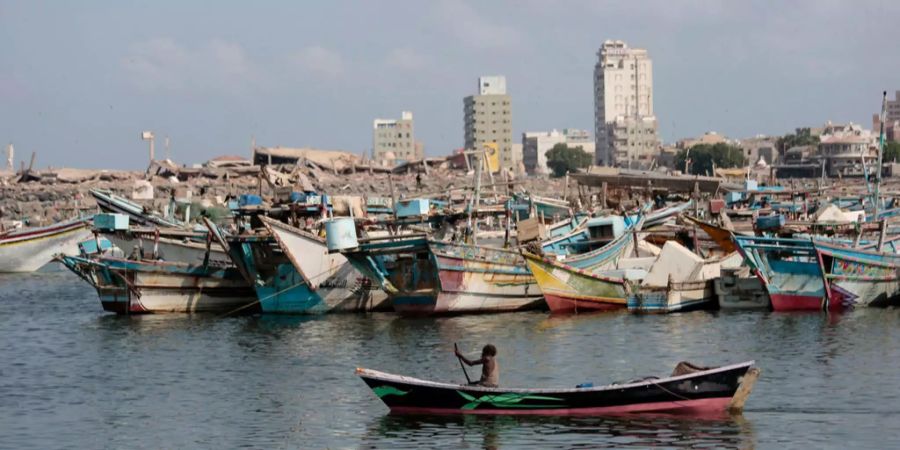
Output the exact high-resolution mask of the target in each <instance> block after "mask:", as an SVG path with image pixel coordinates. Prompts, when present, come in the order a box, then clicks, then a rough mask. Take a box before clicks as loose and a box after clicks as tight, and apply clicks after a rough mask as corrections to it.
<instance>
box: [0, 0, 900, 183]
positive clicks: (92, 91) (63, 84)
mask: <svg viewBox="0 0 900 450" xmlns="http://www.w3.org/2000/svg"><path fill="white" fill-rule="evenodd" d="M251 3H252V5H251ZM257 3H258V4H257ZM606 39H623V40H625V41H626V42H628V44H629V45H631V46H633V47H643V48H646V49H648V51H649V52H650V55H651V57H652V58H653V64H654V84H655V85H654V93H655V98H654V108H655V110H656V114H657V116H658V118H659V122H660V125H659V127H660V133H661V136H662V138H663V139H664V140H665V141H674V140H675V139H678V138H680V137H685V136H692V135H697V134H700V133H702V132H704V131H708V130H715V131H718V132H720V133H724V134H727V135H729V136H733V137H746V136H752V135H755V134H759V133H763V134H780V133H784V132H786V131H789V130H792V129H793V128H795V127H797V126H804V125H806V126H809V125H818V124H821V123H823V122H825V121H826V120H832V121H835V122H838V121H854V122H857V123H862V124H864V125H865V126H866V127H870V126H871V115H872V113H874V112H876V111H877V110H878V109H879V108H880V101H881V98H880V96H881V91H882V90H885V89H886V90H888V92H889V96H891V97H892V96H893V91H894V90H896V89H900V2H897V1H896V0H894V1H887V2H876V1H863V2H850V1H847V2H835V1H827V0H816V1H809V2H804V1H771V2H759V3H756V2H740V3H739V2H732V1H727V2H726V1H721V2H717V1H709V2H707V1H673V0H662V1H658V2H657V1H651V2H638V1H627V2H607V1H598V0H586V1H575V0H569V1H548V0H541V1H508V2H495V1H471V2H466V1H457V0H446V1H441V0H436V1H421V0H420V1H358V2H351V1H321V2H297V1H283V2H263V1H261V2H237V1H233V2H231V1H216V2H209V1H206V2H188V1H172V2H168V1H162V0H158V1H153V2H136V1H115V2H113V1H110V2H96V1H78V2H68V1H65V2H64V1H59V2H39V1H20V2H10V1H6V0H0V61H2V64H0V143H2V144H4V146H5V144H6V143H7V142H13V143H14V145H15V147H16V153H17V155H16V159H17V160H21V159H26V158H27V157H28V156H29V155H30V153H31V151H33V150H36V151H37V152H38V158H37V165H38V166H41V167H44V166H46V165H53V166H57V167H59V166H73V167H109V168H144V167H146V160H147V146H146V143H144V142H142V141H141V140H140V138H139V136H140V132H141V131H142V130H145V129H148V130H153V131H154V132H155V133H156V135H157V138H158V139H157V154H158V155H161V154H162V152H163V145H162V138H163V137H164V136H166V135H168V136H170V137H171V146H172V154H173V157H174V159H176V160H178V161H180V162H189V163H190V162H202V161H205V160H207V159H209V158H210V157H213V156H216V155H222V154H240V155H247V154H249V147H250V140H251V136H255V137H256V141H257V143H258V144H260V145H273V146H274V145H283V146H298V147H299V146H314V147H320V148H332V149H345V150H350V151H354V152H356V153H360V152H362V151H363V150H368V149H369V148H370V147H371V126H372V119H373V118H376V117H384V118H392V117H399V115H400V111H401V110H411V111H413V113H414V115H415V126H416V134H417V138H419V139H420V140H422V141H423V142H424V143H425V147H426V152H427V153H428V154H429V155H443V154H447V153H448V152H449V151H450V150H451V149H453V148H458V147H460V146H462V143H463V124H462V110H463V103H462V98H463V97H464V96H466V95H470V94H472V93H473V92H474V91H475V89H476V84H477V77H478V76H479V75H492V74H502V75H505V76H506V78H507V84H508V89H509V93H510V94H511V95H512V101H513V132H514V139H515V140H516V141H519V140H520V136H521V133H522V132H523V131H533V130H549V129H551V128H567V127H568V128H583V129H588V130H592V128H593V98H592V89H593V86H592V73H593V68H594V63H595V62H596V58H597V56H596V52H597V49H598V47H599V46H600V45H601V44H602V42H603V41H604V40H606Z"/></svg>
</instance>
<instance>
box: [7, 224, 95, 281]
mask: <svg viewBox="0 0 900 450" xmlns="http://www.w3.org/2000/svg"><path fill="white" fill-rule="evenodd" d="M91 237H92V235H91V231H90V227H89V226H88V221H87V219H75V220H69V221H65V222H60V223H57V224H54V225H49V226H46V227H38V228H23V229H19V230H12V231H7V232H5V233H2V234H0V272H34V271H35V270H38V269H40V268H41V267H43V266H44V265H46V264H47V263H49V262H50V261H52V260H53V256H54V255H57V254H59V253H67V254H74V253H78V243H79V242H82V241H85V240H87V239H90V238H91Z"/></svg>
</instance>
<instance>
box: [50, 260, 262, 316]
mask: <svg viewBox="0 0 900 450" xmlns="http://www.w3.org/2000/svg"><path fill="white" fill-rule="evenodd" d="M60 260H61V261H62V262H63V264H65V265H66V267H68V268H69V269H70V270H72V271H73V272H75V273H76V274H77V275H78V276H79V277H81V278H82V279H83V280H85V281H86V282H88V283H89V284H91V285H92V286H93V287H94V288H95V289H96V290H97V294H98V295H99V296H100V301H101V303H102V305H103V309H104V310H107V311H113V312H116V313H119V314H141V313H200V312H216V313H227V312H233V311H237V310H242V311H243V312H253V311H256V309H254V304H255V303H256V296H255V295H254V293H253V289H252V287H250V285H249V284H247V282H246V281H245V280H244V279H243V277H242V276H241V275H240V273H239V272H238V271H237V269H235V268H233V267H229V268H216V267H209V266H196V265H189V264H184V263H177V262H165V261H134V260H128V259H122V258H113V257H97V258H85V257H76V256H61V257H60Z"/></svg>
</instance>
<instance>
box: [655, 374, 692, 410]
mask: <svg viewBox="0 0 900 450" xmlns="http://www.w3.org/2000/svg"><path fill="white" fill-rule="evenodd" d="M647 381H648V382H650V384H652V385H654V386H656V387H658V388H660V389H662V390H663V391H665V392H667V393H669V394H670V395H673V396H675V397H677V398H680V399H681V400H687V401H691V400H693V399H692V398H688V397H685V396H683V395H681V394H678V393H675V392H672V391H670V390H668V389H666V388H664V387H662V385H660V384H659V383H657V382H655V381H653V380H647ZM672 403H675V404H677V405H679V406H683V407H685V408H686V407H687V405H682V404H679V403H678V402H677V401H673V402H672Z"/></svg>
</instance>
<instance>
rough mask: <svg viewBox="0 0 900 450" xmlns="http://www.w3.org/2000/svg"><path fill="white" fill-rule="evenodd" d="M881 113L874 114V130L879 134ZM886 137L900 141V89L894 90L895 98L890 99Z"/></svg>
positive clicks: (886, 113) (885, 124)
mask: <svg viewBox="0 0 900 450" xmlns="http://www.w3.org/2000/svg"><path fill="white" fill-rule="evenodd" d="M880 116H881V113H875V114H873V115H872V131H874V132H875V134H878V133H879V132H880V131H881V117H880ZM884 122H885V123H884V134H885V139H886V140H888V141H890V142H900V91H895V92H894V100H888V101H887V105H886V111H885V121H884Z"/></svg>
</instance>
